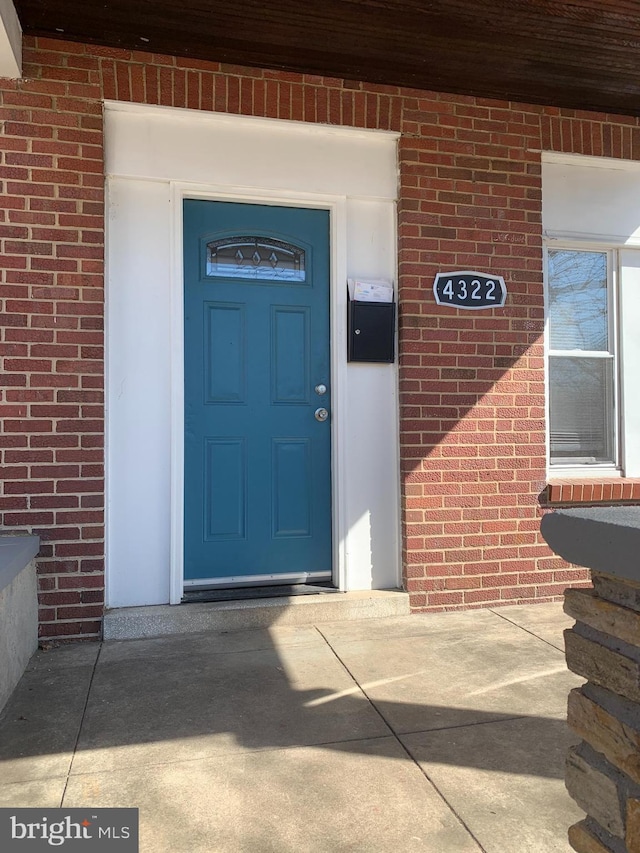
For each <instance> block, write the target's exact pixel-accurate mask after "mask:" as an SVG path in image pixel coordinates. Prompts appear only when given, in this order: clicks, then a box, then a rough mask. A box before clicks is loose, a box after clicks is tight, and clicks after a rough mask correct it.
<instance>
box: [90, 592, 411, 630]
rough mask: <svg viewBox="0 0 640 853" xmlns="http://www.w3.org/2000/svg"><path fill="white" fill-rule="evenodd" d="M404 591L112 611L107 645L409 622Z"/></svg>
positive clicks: (108, 615)
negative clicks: (395, 619)
mask: <svg viewBox="0 0 640 853" xmlns="http://www.w3.org/2000/svg"><path fill="white" fill-rule="evenodd" d="M408 614H409V594H408V593H407V592H404V591H403V590H367V591H364V592H362V591H357V592H345V593H335V594H331V595H317V596H316V595H304V596H291V597H282V598H270V599H250V600H245V601H220V602H208V603H196V604H180V605H170V604H162V605H151V606H148V607H122V608H117V609H114V610H107V611H106V613H105V616H104V628H103V631H104V639H105V640H136V639H141V638H143V637H162V636H167V635H170V634H188V633H195V632H197V631H242V630H250V629H256V628H268V627H270V626H271V625H313V624H316V623H319V622H339V621H343V620H349V619H375V618H380V617H385V616H407V615H408Z"/></svg>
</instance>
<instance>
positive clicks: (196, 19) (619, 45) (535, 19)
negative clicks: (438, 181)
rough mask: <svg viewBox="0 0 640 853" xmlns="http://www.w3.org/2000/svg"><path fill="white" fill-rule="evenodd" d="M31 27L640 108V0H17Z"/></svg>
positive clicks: (421, 82)
mask: <svg viewBox="0 0 640 853" xmlns="http://www.w3.org/2000/svg"><path fill="white" fill-rule="evenodd" d="M14 2H15V5H16V8H17V11H18V15H19V17H20V20H21V23H22V26H23V29H24V31H25V33H31V34H34V35H48V36H51V37H54V38H63V39H71V40H73V41H84V42H89V43H97V44H103V45H109V46H113V47H125V48H130V49H136V48H137V49H140V50H146V51H153V52H156V53H166V54H172V55H176V56H186V57H192V58H197V59H209V60H213V61H221V62H228V63H234V64H241V65H251V66H257V67H266V68H279V69H284V70H290V71H299V72H306V73H313V74H322V75H327V76H332V77H345V78H347V79H357V80H358V79H359V80H365V81H369V82H374V83H385V84H392V85H405V86H412V87H416V88H423V89H431V90H436V91H445V92H456V93H464V94H472V95H480V96H485V97H495V98H501V99H510V100H520V101H531V102H534V103H545V104H552V105H558V106H567V107H574V108H581V109H595V110H602V111H606V112H620V113H626V114H630V115H640V74H638V68H639V67H640V3H638V2H637V0H575V2H558V0H431V2H424V0H315V2H313V3H300V2H299V0H270V2H269V3H265V2H264V0H233V2H230V0H181V2H180V3H176V2H173V1H172V0H135V2H133V0H103V2H99V3H87V2H86V0H14Z"/></svg>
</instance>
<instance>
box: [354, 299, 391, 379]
mask: <svg viewBox="0 0 640 853" xmlns="http://www.w3.org/2000/svg"><path fill="white" fill-rule="evenodd" d="M348 306H349V307H348V324H347V339H348V349H347V359H348V361H377V362H383V363H386V364H391V363H392V362H393V361H394V359H395V328H396V306H395V303H394V302H358V301H357V300H355V299H349V303H348Z"/></svg>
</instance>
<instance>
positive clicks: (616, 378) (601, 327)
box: [545, 241, 640, 476]
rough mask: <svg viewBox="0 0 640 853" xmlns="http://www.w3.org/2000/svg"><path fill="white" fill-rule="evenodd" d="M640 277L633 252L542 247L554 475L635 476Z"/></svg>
mask: <svg viewBox="0 0 640 853" xmlns="http://www.w3.org/2000/svg"><path fill="white" fill-rule="evenodd" d="M639 272H640V251H639V250H638V249H626V248H621V247H616V246H612V245H608V246H607V245H601V244H587V243H582V242H570V241H566V242H564V241H551V242H550V243H549V244H548V245H547V246H546V249H545V293H546V335H545V350H546V368H547V373H546V375H547V435H548V467H549V473H550V475H551V476H581V475H582V476H593V475H598V474H600V475H607V474H608V475H611V476H625V475H626V476H637V475H638V473H637V471H636V470H635V469H636V468H637V459H636V456H637V451H636V447H637V445H638V441H639V440H640V421H639V419H638V415H639V413H640V405H639V401H640V361H639V360H638V357H639V355H640V347H639V346H638V342H639V341H640V327H638V325H637V320H638V309H639V307H640V287H639V285H640V277H639V275H638V273H639ZM625 309H626V311H625ZM634 389H635V390H634ZM632 469H633V470H632Z"/></svg>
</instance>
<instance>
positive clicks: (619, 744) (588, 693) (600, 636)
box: [542, 507, 640, 853]
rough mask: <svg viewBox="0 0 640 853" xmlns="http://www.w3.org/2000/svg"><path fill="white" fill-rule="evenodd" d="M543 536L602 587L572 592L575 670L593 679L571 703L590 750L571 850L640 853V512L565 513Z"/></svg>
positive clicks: (554, 517)
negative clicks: (583, 814) (579, 818)
mask: <svg viewBox="0 0 640 853" xmlns="http://www.w3.org/2000/svg"><path fill="white" fill-rule="evenodd" d="M616 511H618V512H617V514H616ZM630 511H631V512H630ZM542 533H543V535H544V537H545V539H546V540H547V542H548V543H549V544H550V545H551V547H552V548H553V549H554V551H555V552H556V553H558V554H560V555H561V556H562V557H564V558H565V559H567V560H570V561H571V562H574V563H579V564H580V565H586V566H588V567H589V568H590V569H591V577H592V581H593V589H569V590H567V591H566V592H565V603H564V609H565V612H566V613H567V614H568V615H569V616H571V617H573V618H574V619H575V620H576V624H575V626H574V627H573V628H571V629H569V630H567V631H565V649H566V658H567V665H568V667H569V669H570V670H571V671H572V672H575V673H576V674H577V675H580V676H582V677H584V678H585V679H587V681H586V683H585V684H584V685H583V686H582V687H580V688H577V689H575V690H572V691H571V693H570V694H569V702H568V722H569V725H570V727H571V728H572V729H573V731H574V732H575V733H576V734H577V735H578V736H579V737H580V738H581V742H580V743H579V744H578V745H577V746H575V747H572V748H571V749H570V750H569V754H568V756H567V764H566V776H565V780H566V785H567V789H568V791H569V794H570V795H571V796H572V797H573V799H574V800H575V801H576V802H577V803H578V805H579V806H580V807H581V808H583V809H584V810H585V812H586V813H587V816H586V818H585V820H582V821H580V822H579V823H577V824H575V825H574V826H572V827H570V829H569V842H570V844H571V846H572V847H573V849H574V850H576V851H578V853H640V507H619V508H612V507H606V508H602V507H599V508H591V509H581V510H577V509H576V510H562V511H558V512H555V513H552V514H551V515H548V516H545V519H544V520H543V524H542Z"/></svg>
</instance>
